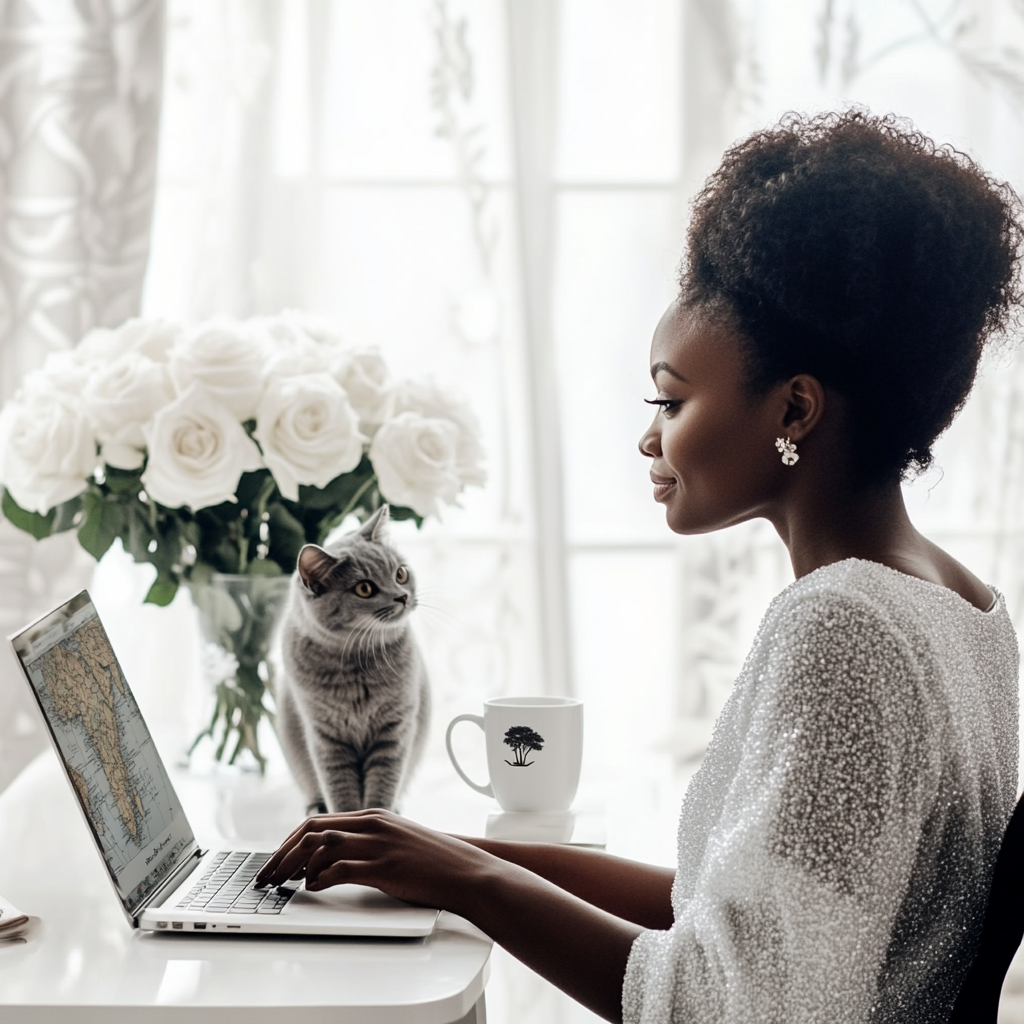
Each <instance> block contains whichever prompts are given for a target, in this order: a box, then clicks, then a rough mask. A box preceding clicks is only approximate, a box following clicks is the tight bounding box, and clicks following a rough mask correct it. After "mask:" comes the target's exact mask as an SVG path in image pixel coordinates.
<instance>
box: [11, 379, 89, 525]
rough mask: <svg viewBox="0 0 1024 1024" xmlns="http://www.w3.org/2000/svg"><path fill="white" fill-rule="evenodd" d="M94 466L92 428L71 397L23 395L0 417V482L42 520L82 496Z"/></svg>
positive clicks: (51, 392) (49, 393)
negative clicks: (41, 515) (61, 506)
mask: <svg viewBox="0 0 1024 1024" xmlns="http://www.w3.org/2000/svg"><path fill="white" fill-rule="evenodd" d="M96 463H97V459H96V441H95V438H94V437H93V434H92V429H91V426H90V424H89V421H88V419H87V418H86V416H85V413H84V412H83V410H82V408H81V405H80V403H79V402H78V401H77V400H76V399H75V398H74V397H73V396H71V395H69V394H67V393H65V392H62V391H57V390H54V389H49V390H45V389H42V388H39V389H35V390H31V391H27V390H24V389H23V390H22V391H19V392H18V394H17V395H15V396H14V398H12V399H11V400H10V401H9V402H8V403H7V404H6V405H5V406H4V408H3V411H2V412H0V480H2V481H3V483H4V486H5V487H6V488H7V489H8V490H9V491H10V492H11V496H12V497H13V498H14V500H15V501H16V502H17V503H18V504H19V505H20V506H21V507H22V508H23V509H26V510H27V511H29V512H39V513H40V514H43V515H45V514H46V513H47V512H49V511H50V509H51V508H54V507H55V506H57V505H60V504H62V503H63V502H65V501H68V500H70V499H71V498H74V497H75V496H76V495H78V494H81V493H82V491H84V490H85V487H86V483H87V481H88V478H89V477H91V476H92V474H93V471H94V470H95V469H96Z"/></svg>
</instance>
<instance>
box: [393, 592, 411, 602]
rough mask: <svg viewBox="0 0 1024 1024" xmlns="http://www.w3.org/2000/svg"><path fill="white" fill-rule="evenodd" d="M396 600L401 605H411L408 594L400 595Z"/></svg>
mask: <svg viewBox="0 0 1024 1024" xmlns="http://www.w3.org/2000/svg"><path fill="white" fill-rule="evenodd" d="M395 600H396V601H397V602H398V603H399V604H408V603H409V595H408V594H399V595H398V597H396V598H395Z"/></svg>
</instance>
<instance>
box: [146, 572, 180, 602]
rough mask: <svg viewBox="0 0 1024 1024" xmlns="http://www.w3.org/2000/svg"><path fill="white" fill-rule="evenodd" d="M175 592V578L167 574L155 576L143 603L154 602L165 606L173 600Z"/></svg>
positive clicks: (176, 590)
mask: <svg viewBox="0 0 1024 1024" xmlns="http://www.w3.org/2000/svg"><path fill="white" fill-rule="evenodd" d="M177 592H178V581H177V580H174V579H171V578H170V577H169V576H157V578H156V579H155V580H154V581H153V586H151V587H150V588H149V592H148V593H147V594H146V597H145V600H144V601H143V604H155V605H159V606H160V607H161V608H166V607H167V605H169V604H170V603H171V602H172V601H173V600H174V595H175V594H176V593H177Z"/></svg>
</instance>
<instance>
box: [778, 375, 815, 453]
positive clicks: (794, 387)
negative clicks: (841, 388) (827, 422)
mask: <svg viewBox="0 0 1024 1024" xmlns="http://www.w3.org/2000/svg"><path fill="white" fill-rule="evenodd" d="M782 398H783V401H784V406H783V410H782V418H781V421H780V423H779V429H780V430H781V432H782V434H783V435H784V436H786V437H788V438H790V439H791V440H793V441H795V442H799V441H802V440H803V439H804V438H805V437H807V435H808V434H810V433H811V431H812V430H814V428H815V427H816V426H817V425H818V423H820V422H821V417H822V416H823V415H824V414H825V402H826V399H825V388H824V386H823V385H822V383H821V381H820V380H818V378H817V377H812V376H811V375H810V374H809V373H798V374H797V375H796V376H795V377H792V378H790V379H789V380H788V381H786V382H785V384H783V385H782Z"/></svg>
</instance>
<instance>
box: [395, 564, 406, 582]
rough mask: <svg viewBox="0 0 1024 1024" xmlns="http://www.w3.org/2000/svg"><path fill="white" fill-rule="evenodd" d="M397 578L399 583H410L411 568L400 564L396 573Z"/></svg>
mask: <svg viewBox="0 0 1024 1024" xmlns="http://www.w3.org/2000/svg"><path fill="white" fill-rule="evenodd" d="M395 580H396V581H397V582H398V583H408V582H409V570H408V569H406V567H405V566H404V565H400V566H399V567H398V572H396V573H395Z"/></svg>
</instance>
